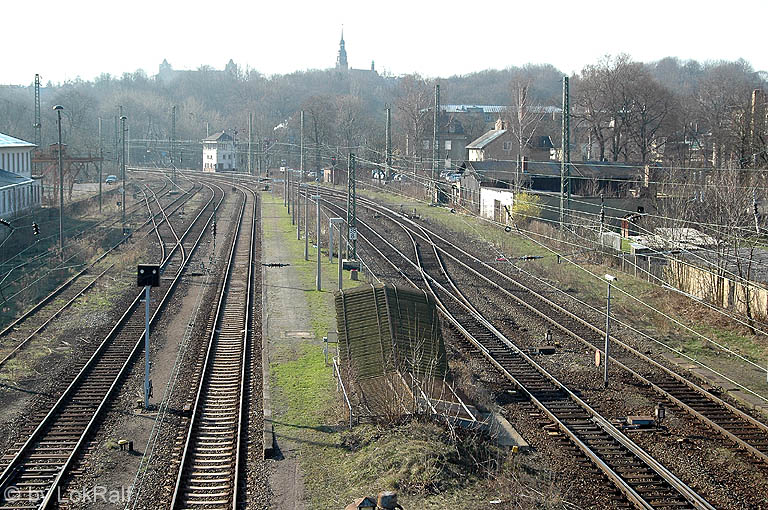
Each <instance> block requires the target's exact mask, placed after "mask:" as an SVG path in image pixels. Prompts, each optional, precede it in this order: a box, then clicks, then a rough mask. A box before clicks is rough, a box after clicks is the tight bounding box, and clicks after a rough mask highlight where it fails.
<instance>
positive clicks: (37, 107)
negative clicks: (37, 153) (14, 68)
mask: <svg viewBox="0 0 768 510" xmlns="http://www.w3.org/2000/svg"><path fill="white" fill-rule="evenodd" d="M33 127H34V128H35V145H37V149H38V150H40V144H41V143H43V137H42V124H41V123H40V75H39V74H36V75H35V123H34V124H33Z"/></svg>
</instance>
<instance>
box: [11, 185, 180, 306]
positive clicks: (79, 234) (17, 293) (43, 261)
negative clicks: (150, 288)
mask: <svg viewBox="0 0 768 510" xmlns="http://www.w3.org/2000/svg"><path fill="white" fill-rule="evenodd" d="M166 187H167V183H165V182H164V183H163V188H162V189H161V190H160V191H159V192H164V191H165V189H166ZM142 205H143V204H134V205H132V206H131V207H130V208H128V209H127V210H126V213H127V214H129V216H128V218H129V219H130V217H131V216H130V215H131V214H132V213H133V212H136V211H140V210H141V209H142ZM120 222H121V219H120V217H119V216H118V217H114V216H110V217H107V218H105V219H103V220H101V221H99V222H97V223H96V224H94V225H90V226H88V227H87V228H85V229H84V230H80V231H76V232H74V233H72V229H70V230H67V231H65V235H66V237H67V239H65V244H64V250H65V253H66V255H65V258H64V260H61V261H60V260H58V256H57V255H55V254H54V253H53V252H49V251H46V252H44V253H42V254H39V255H36V256H32V257H29V256H28V255H25V252H26V251H27V250H29V249H30V248H31V247H27V248H25V249H24V250H22V251H21V252H19V253H17V254H16V255H14V256H12V257H10V258H8V259H6V260H3V261H2V264H0V268H2V267H4V266H10V267H11V268H10V270H9V272H8V274H7V275H6V277H4V278H3V280H2V282H0V288H1V294H2V296H3V298H4V299H6V300H7V301H11V300H14V299H20V298H21V299H23V297H22V295H23V293H24V291H25V290H28V286H27V287H24V288H22V289H14V284H15V283H17V279H19V278H21V277H22V276H21V275H22V271H21V270H22V269H24V270H26V272H27V273H30V272H34V273H35V274H38V275H41V276H40V277H39V278H42V276H44V275H47V274H50V273H52V272H54V271H57V270H61V269H62V268H66V267H68V266H69V265H71V264H72V262H73V261H74V260H76V259H77V254H76V253H75V254H73V253H71V251H72V250H71V249H70V248H71V246H72V245H74V244H75V242H77V241H81V240H83V239H87V238H89V236H90V235H91V234H92V233H95V232H98V230H102V229H110V228H112V227H114V226H115V225H118V224H120ZM129 237H130V236H129ZM124 240H125V239H123V240H121V241H124ZM14 259H18V260H19V263H18V264H15V265H13V264H12V262H13V260H14ZM53 259H55V260H56V261H55V262H54V263H51V261H52V260H53ZM49 265H50V266H53V267H52V268H51V269H48V270H47V271H45V270H44V268H45V267H47V266H49ZM3 271H5V269H3ZM14 271H15V272H16V274H18V275H19V276H17V277H16V279H13V278H9V277H10V275H11V274H12V273H13V272H14ZM75 276H77V275H75ZM72 278H74V277H72ZM72 278H70V279H69V280H67V281H65V282H64V283H63V284H62V285H65V284H66V283H67V282H69V281H71V280H72ZM8 292H12V293H10V294H9V293H8Z"/></svg>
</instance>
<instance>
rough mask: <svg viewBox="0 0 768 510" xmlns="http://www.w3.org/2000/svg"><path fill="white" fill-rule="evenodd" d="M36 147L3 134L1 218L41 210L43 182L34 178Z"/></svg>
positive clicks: (0, 146) (0, 147)
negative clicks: (33, 155) (36, 209)
mask: <svg viewBox="0 0 768 510" xmlns="http://www.w3.org/2000/svg"><path fill="white" fill-rule="evenodd" d="M34 148H35V144H33V143H29V142H25V141H24V140H19V139H18V138H14V137H12V136H9V135H6V134H3V133H0V217H10V216H14V215H16V214H18V213H20V212H23V211H26V210H29V209H32V208H34V207H40V202H41V199H42V193H41V186H40V181H36V180H34V179H32V151H33V150H34Z"/></svg>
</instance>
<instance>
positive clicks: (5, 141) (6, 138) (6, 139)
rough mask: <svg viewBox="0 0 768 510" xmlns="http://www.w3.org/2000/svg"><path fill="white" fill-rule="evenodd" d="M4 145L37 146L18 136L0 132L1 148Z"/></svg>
mask: <svg viewBox="0 0 768 510" xmlns="http://www.w3.org/2000/svg"><path fill="white" fill-rule="evenodd" d="M3 147H35V144H34V143H30V142H25V141H24V140H19V139H18V138H14V137H12V136H11V135H6V134H5V133H0V148H3Z"/></svg>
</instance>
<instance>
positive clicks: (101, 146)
mask: <svg viewBox="0 0 768 510" xmlns="http://www.w3.org/2000/svg"><path fill="white" fill-rule="evenodd" d="M103 165H104V138H102V136H101V117H99V214H101V185H102V184H103V183H104V180H103V179H102V175H101V172H102V166H103Z"/></svg>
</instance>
